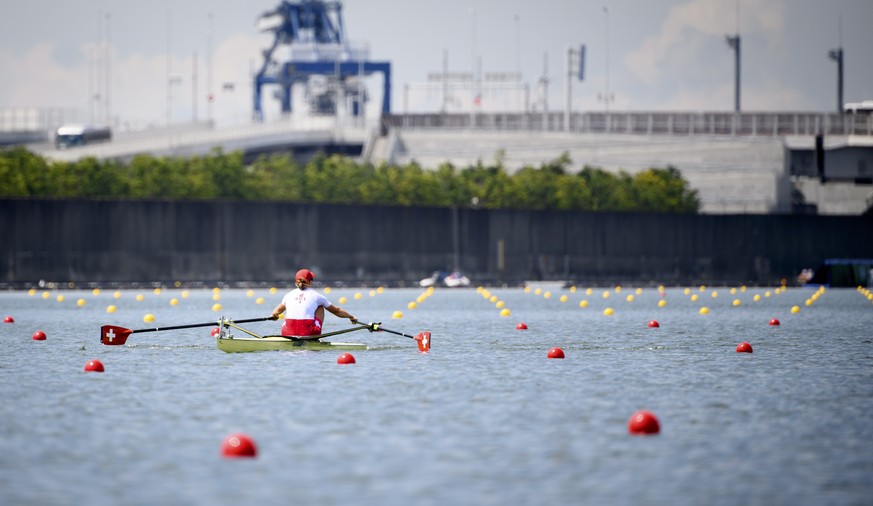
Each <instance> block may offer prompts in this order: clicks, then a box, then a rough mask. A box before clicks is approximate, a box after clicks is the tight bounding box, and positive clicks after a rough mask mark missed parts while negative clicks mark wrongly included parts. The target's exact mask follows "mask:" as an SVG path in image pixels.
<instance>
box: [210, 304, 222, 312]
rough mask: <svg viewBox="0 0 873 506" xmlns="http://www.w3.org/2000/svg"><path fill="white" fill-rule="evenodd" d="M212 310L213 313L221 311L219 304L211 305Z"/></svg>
mask: <svg viewBox="0 0 873 506" xmlns="http://www.w3.org/2000/svg"><path fill="white" fill-rule="evenodd" d="M212 310H213V311H221V304H219V303H217V302H216V303H215V304H213V305H212Z"/></svg>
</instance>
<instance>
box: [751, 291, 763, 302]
mask: <svg viewBox="0 0 873 506" xmlns="http://www.w3.org/2000/svg"><path fill="white" fill-rule="evenodd" d="M752 300H753V301H755V302H758V301H760V300H761V294H759V293H756V294H755V296H754V297H752Z"/></svg>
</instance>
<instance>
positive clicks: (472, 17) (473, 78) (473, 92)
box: [470, 7, 476, 128]
mask: <svg viewBox="0 0 873 506" xmlns="http://www.w3.org/2000/svg"><path fill="white" fill-rule="evenodd" d="M470 24H471V28H472V35H471V39H470V47H471V53H470V128H473V125H474V123H475V121H476V9H474V8H472V7H471V8H470Z"/></svg>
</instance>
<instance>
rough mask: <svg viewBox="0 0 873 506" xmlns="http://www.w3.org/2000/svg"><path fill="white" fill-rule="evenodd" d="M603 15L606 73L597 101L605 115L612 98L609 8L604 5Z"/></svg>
mask: <svg viewBox="0 0 873 506" xmlns="http://www.w3.org/2000/svg"><path fill="white" fill-rule="evenodd" d="M603 14H604V17H605V19H606V22H605V27H606V51H605V52H604V55H605V56H604V58H603V60H604V66H605V67H606V69H605V70H606V72H605V74H604V76H605V77H604V79H603V95H602V96H601V97H599V99H600V100H602V101H603V105H604V107H605V110H606V113H607V114H609V103H610V102H612V100H613V98H614V97H613V96H612V94H611V93H610V92H609V7H607V6H606V5H604V6H603Z"/></svg>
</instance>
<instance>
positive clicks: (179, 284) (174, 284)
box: [173, 281, 182, 288]
mask: <svg viewBox="0 0 873 506" xmlns="http://www.w3.org/2000/svg"><path fill="white" fill-rule="evenodd" d="M173 286H175V287H176V288H179V287H180V286H182V282H181V281H176V282H175V283H173Z"/></svg>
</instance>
